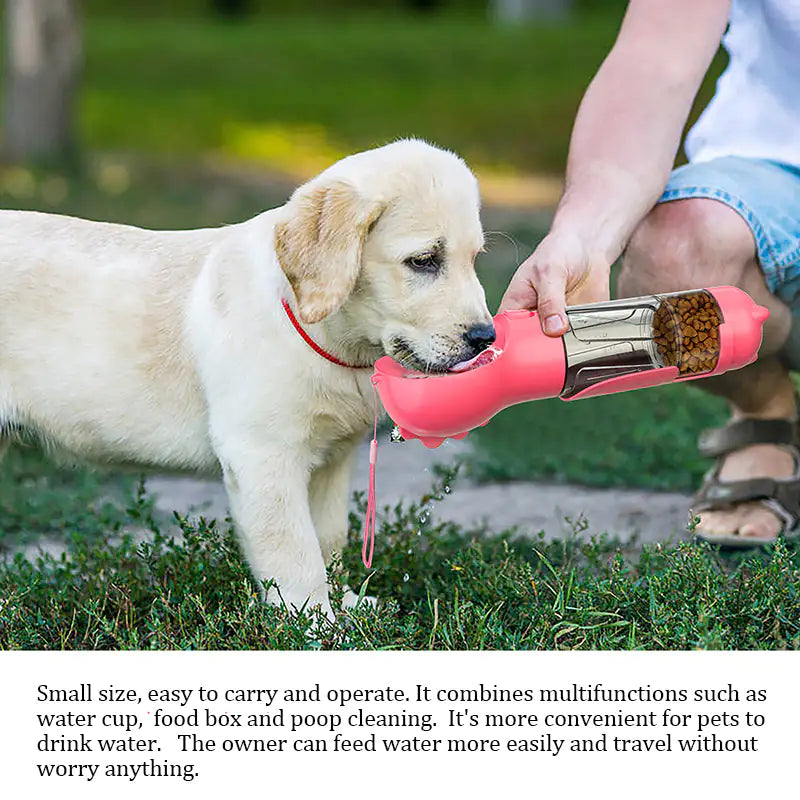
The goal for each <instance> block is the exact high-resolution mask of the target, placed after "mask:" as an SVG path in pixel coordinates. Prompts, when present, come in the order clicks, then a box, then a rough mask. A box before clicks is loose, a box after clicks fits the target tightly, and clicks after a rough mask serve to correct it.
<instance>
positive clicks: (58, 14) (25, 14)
mask: <svg viewBox="0 0 800 800" xmlns="http://www.w3.org/2000/svg"><path fill="white" fill-rule="evenodd" d="M6 31H7V37H8V41H7V46H6V62H7V63H6V81H5V83H6V86H5V90H6V96H5V104H4V115H3V116H4V120H3V148H2V150H3V155H4V157H5V158H7V159H11V160H15V161H24V160H29V159H37V160H52V159H59V158H64V157H65V156H67V155H70V154H71V153H72V152H73V151H74V149H75V133H74V124H73V123H74V105H75V104H74V100H75V93H76V90H77V87H78V79H79V76H80V71H81V66H82V57H81V26H80V20H79V10H78V0H6Z"/></svg>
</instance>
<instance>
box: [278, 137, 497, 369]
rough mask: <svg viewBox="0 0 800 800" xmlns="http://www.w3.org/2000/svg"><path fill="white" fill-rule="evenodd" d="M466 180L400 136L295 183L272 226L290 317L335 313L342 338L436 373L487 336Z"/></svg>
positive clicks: (457, 164)
mask: <svg viewBox="0 0 800 800" xmlns="http://www.w3.org/2000/svg"><path fill="white" fill-rule="evenodd" d="M479 209H480V201H479V196H478V188H477V182H476V180H475V177H474V176H473V174H472V173H471V172H470V170H469V169H468V168H467V166H466V165H465V164H464V162H463V161H462V160H461V159H460V158H458V157H457V156H455V155H453V154H452V153H448V152H446V151H443V150H439V149H437V148H435V147H432V146H430V145H428V144H425V143H424V142H420V141H416V140H405V141H400V142H396V143H394V144H391V145H387V146H386V147H382V148H379V149H377V150H371V151H367V152H365V153H359V154H357V155H355V156H350V157H349V158H346V159H343V160H342V161H340V162H338V163H337V164H335V165H334V166H333V167H331V168H330V169H328V170H326V171H325V172H324V173H322V175H320V176H318V177H317V178H315V179H314V180H312V181H311V182H310V183H309V184H306V185H305V186H302V187H300V189H298V190H297V192H295V194H294V195H293V196H292V199H291V200H290V201H289V203H288V204H287V205H286V206H285V207H284V210H283V217H282V219H281V220H280V221H279V222H278V224H277V226H276V229H275V246H276V252H277V256H278V260H279V262H280V264H281V266H282V268H283V270H284V272H285V274H286V276H287V278H288V280H289V282H290V284H291V286H292V288H293V290H294V292H295V296H296V298H297V309H298V314H299V316H300V318H301V319H302V320H303V321H304V322H307V323H313V322H318V321H320V320H322V319H324V318H325V317H327V316H329V315H331V314H334V313H335V312H341V316H342V317H343V318H344V319H346V323H347V324H346V329H347V333H346V335H347V338H348V339H349V340H350V341H353V342H355V341H358V342H362V343H364V344H367V345H369V346H371V347H373V348H376V349H380V350H383V352H385V353H387V354H388V355H390V356H392V357H393V358H395V359H396V360H398V361H399V362H400V363H402V364H404V365H405V366H408V367H411V368H413V369H419V370H425V371H430V372H443V371H446V370H447V369H449V368H450V367H452V366H453V365H455V364H456V363H458V362H460V361H464V360H467V359H469V358H472V357H473V356H475V355H477V353H479V352H480V351H481V350H482V349H484V348H485V347H486V346H487V345H488V344H490V343H491V342H492V340H493V338H494V330H493V328H492V320H491V316H490V314H489V311H488V308H487V307H486V299H485V296H484V293H483V288H482V287H481V285H480V283H479V282H478V279H477V276H476V275H475V268H474V261H475V256H476V255H477V253H478V252H479V251H480V249H481V248H482V246H483V231H482V228H481V223H480V216H479Z"/></svg>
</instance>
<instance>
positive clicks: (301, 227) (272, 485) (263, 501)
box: [0, 140, 494, 615]
mask: <svg viewBox="0 0 800 800" xmlns="http://www.w3.org/2000/svg"><path fill="white" fill-rule="evenodd" d="M478 211H479V198H478V188H477V185H476V181H475V178H474V176H473V175H472V173H471V172H470V171H469V169H468V168H467V167H466V165H465V164H464V162H463V161H462V160H461V159H459V158H458V157H456V156H455V155H453V154H452V153H449V152H445V151H443V150H439V149H437V148H434V147H432V146H430V145H428V144H426V143H424V142H421V141H417V140H403V141H399V142H395V143H393V144H390V145H387V146H386V147H382V148H379V149H377V150H371V151H368V152H364V153H360V154H357V155H353V156H350V157H348V158H345V159H343V160H342V161H339V162H338V163H336V164H334V165H333V166H331V167H330V168H329V169H327V170H326V171H325V172H323V173H322V174H321V175H319V176H318V177H316V178H314V179H313V180H311V181H310V182H309V183H307V184H305V185H303V186H301V187H300V188H299V189H297V190H296V191H295V193H294V194H293V196H292V197H291V199H290V200H289V202H288V203H286V205H284V206H282V207H280V208H276V209H273V210H270V211H266V212H264V213H263V214H260V215H258V216H257V217H255V218H253V219H251V220H248V221H247V222H243V223H241V224H237V225H231V226H228V227H224V228H217V229H206V230H192V231H163V232H162V231H149V230H142V229H139V228H133V227H128V226H124V225H112V224H106V223H99V222H89V221H85V220H80V219H74V218H70V217H63V216H56V215H50V214H40V213H34V212H23V211H2V212H0V423H2V425H3V427H4V429H5V430H6V431H8V430H9V429H13V428H15V427H24V428H26V429H30V430H32V431H33V432H35V433H36V434H38V435H39V436H40V437H42V438H43V439H44V440H46V441H48V442H51V443H53V444H55V445H58V446H60V447H62V448H65V449H66V450H68V451H70V452H71V453H73V454H75V455H76V456H78V457H82V458H85V459H89V460H92V461H95V462H101V463H112V464H113V463H117V464H120V463H122V464H133V465H140V466H142V467H152V468H159V469H162V468H165V469H170V470H175V469H177V470H190V471H197V472H206V473H208V472H217V473H218V472H221V473H222V475H223V478H224V481H225V487H226V489H227V492H228V496H229V499H230V505H231V510H232V513H233V516H234V520H235V522H236V527H237V531H238V535H239V537H240V539H241V542H242V545H243V548H244V552H245V554H246V556H247V559H248V561H249V564H250V567H251V569H252V572H253V574H254V576H255V577H256V578H257V579H258V580H262V579H274V581H275V583H276V585H277V590H275V591H274V592H271V593H270V595H269V598H268V599H270V600H271V601H273V602H280V600H283V601H284V602H285V603H287V604H288V605H289V606H290V607H292V606H293V607H297V608H299V607H301V606H302V605H303V604H305V603H309V604H311V605H318V606H321V607H322V609H323V610H324V611H325V612H326V613H327V614H329V615H330V614H331V607H330V604H329V600H328V589H327V584H326V574H325V564H326V562H327V561H328V559H329V558H330V556H331V554H332V553H333V552H334V551H335V550H337V549H339V548H340V547H341V546H342V544H343V543H344V540H345V537H346V526H347V501H348V488H349V477H350V468H351V463H352V459H353V453H354V450H355V448H356V445H357V443H358V442H359V441H360V440H361V439H362V438H363V436H364V434H365V432H366V431H367V429H368V428H369V427H370V425H371V421H372V417H373V393H372V389H371V387H370V382H369V379H370V375H371V369H370V367H371V366H372V364H374V362H375V360H376V359H378V358H379V357H380V356H382V355H383V354H384V353H388V354H389V355H391V356H393V357H394V358H396V359H398V360H399V361H401V362H403V363H404V364H406V365H408V366H410V367H415V368H418V369H424V370H430V371H444V370H447V369H448V368H449V367H451V366H453V365H454V364H456V363H457V362H460V361H464V360H466V359H468V358H471V357H472V356H474V355H476V354H477V353H478V352H479V351H480V350H481V349H483V348H484V347H486V346H487V345H488V344H489V343H490V342H491V341H492V339H493V335H494V333H493V328H492V325H491V316H490V315H489V311H488V309H487V307H486V301H485V298H484V293H483V289H482V288H481V286H480V284H479V283H478V280H477V277H476V275H475V270H474V266H473V264H474V260H475V255H476V253H477V252H478V251H479V250H480V249H481V247H482V244H483V233H482V229H481V224H480V220H479V214H478ZM312 345H313V346H312ZM315 348H316V349H315Z"/></svg>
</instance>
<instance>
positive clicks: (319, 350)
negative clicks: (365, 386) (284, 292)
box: [281, 299, 372, 369]
mask: <svg viewBox="0 0 800 800" xmlns="http://www.w3.org/2000/svg"><path fill="white" fill-rule="evenodd" d="M281 303H282V304H283V310H284V311H285V312H286V316H287V317H289V321H290V322H291V323H292V325H294V329H295V330H296V331H297V332H298V333H299V334H300V337H301V338H302V339H303V341H304V342H305V343H306V344H307V345H308V346H309V347H310V348H311V349H312V350H313V351H314V352H315V353H317V354H318V355H320V356H322V357H323V358H326V359H327V360H328V361H330V362H331V363H332V364H336V365H337V366H340V367H346V368H347V369H370V368H371V367H372V364H346V363H345V362H344V361H341V360H339V359H338V358H336V356H334V355H332V354H331V353H329V352H328V351H327V350H324V349H323V348H322V347H320V346H319V345H318V344H317V343H316V342H315V341H314V340H313V339H312V338H311V337H310V336H309V335H308V334H307V333H306V332H305V330H303V327H302V326H301V325H300V323H299V322H298V321H297V317H295V315H294V312H293V311H292V309H291V308H290V307H289V304H288V303H287V302H286V300H283V299H282V300H281Z"/></svg>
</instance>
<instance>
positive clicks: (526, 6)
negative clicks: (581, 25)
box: [489, 0, 572, 24]
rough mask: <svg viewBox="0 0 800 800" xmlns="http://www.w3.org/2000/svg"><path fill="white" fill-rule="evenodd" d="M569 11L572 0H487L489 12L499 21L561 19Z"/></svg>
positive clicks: (516, 22)
mask: <svg viewBox="0 0 800 800" xmlns="http://www.w3.org/2000/svg"><path fill="white" fill-rule="evenodd" d="M571 11H572V0H489V13H490V15H491V17H492V19H494V20H496V21H497V22H500V23H511V24H519V23H520V22H527V21H530V20H535V19H563V18H564V17H567V16H569V13H570V12H571Z"/></svg>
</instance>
